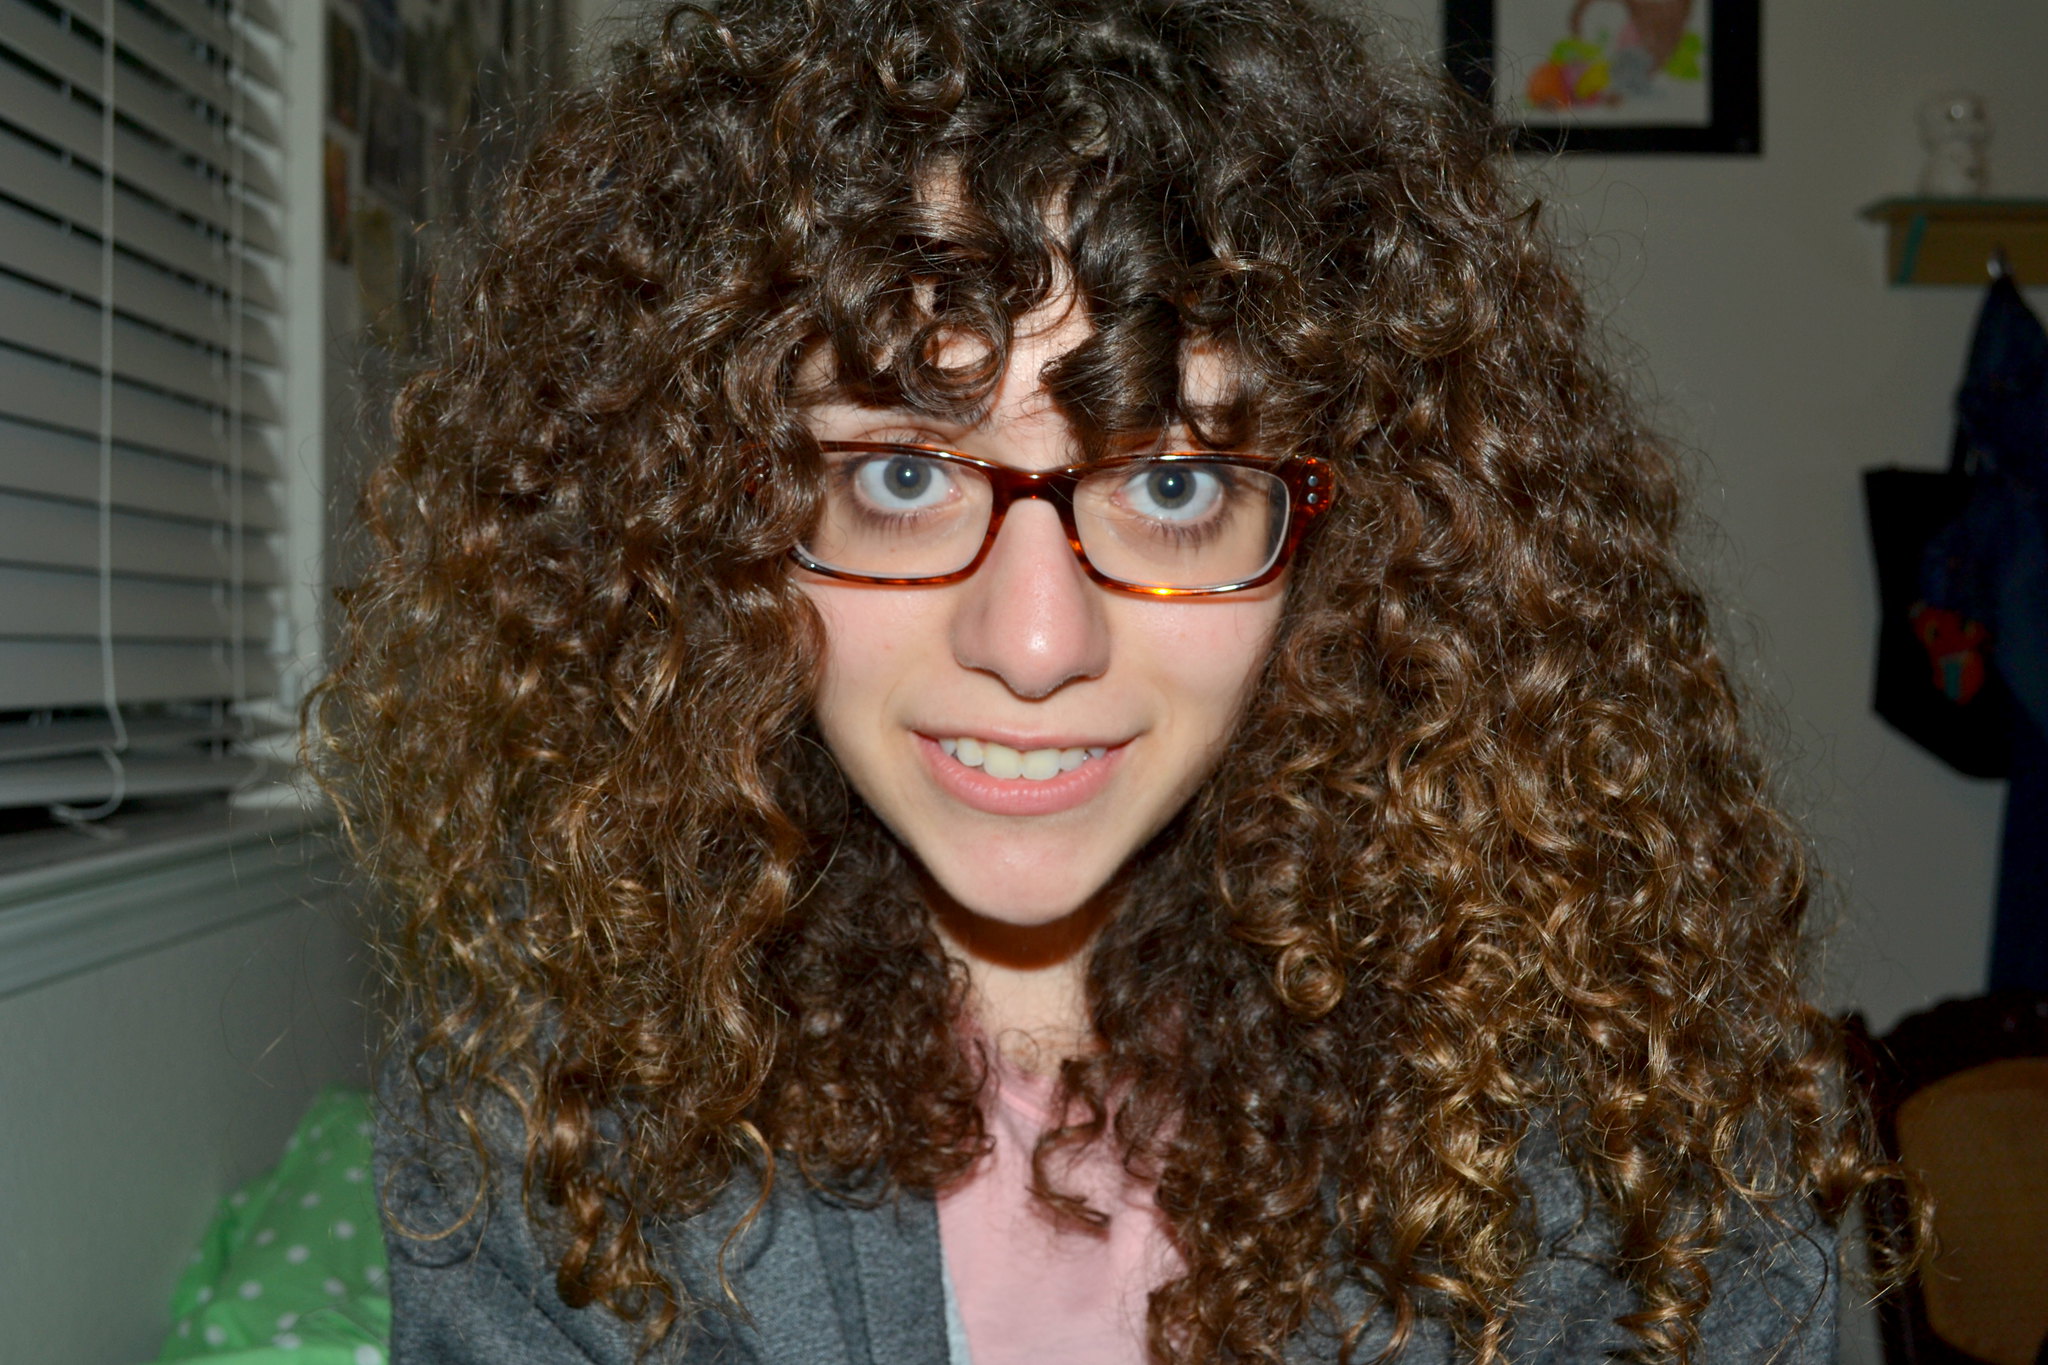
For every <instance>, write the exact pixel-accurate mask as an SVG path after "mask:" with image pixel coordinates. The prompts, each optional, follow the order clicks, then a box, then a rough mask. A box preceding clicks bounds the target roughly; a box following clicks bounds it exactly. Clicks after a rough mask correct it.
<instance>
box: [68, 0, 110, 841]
mask: <svg viewBox="0 0 2048 1365" xmlns="http://www.w3.org/2000/svg"><path fill="white" fill-rule="evenodd" d="M117 3H118V0H105V4H104V5H103V7H102V9H101V14H102V15H103V16H104V18H103V20H102V23H101V28H100V36H101V40H102V41H101V46H100V451H99V454H100V471H99V472H100V507H99V512H100V525H99V532H100V583H99V588H100V594H99V596H100V602H99V606H100V704H101V705H102V706H104V707H105V708H106V712H107V721H108V723H109V724H110V725H111V726H112V727H113V731H114V737H113V741H112V742H111V743H109V744H103V745H101V746H100V756H101V757H102V758H104V759H105V760H106V761H107V766H108V767H109V768H111V769H112V770H113V774H114V790H113V792H112V794H111V795H109V796H108V797H107V799H106V800H104V801H102V802H100V803H99V804H98V805H97V806H88V807H84V808H80V807H77V806H71V805H64V804H61V803H60V804H57V805H53V806H51V807H50V808H49V809H50V814H51V815H52V816H53V817H55V818H56V819H58V820H61V821H63V822H64V823H65V824H68V825H86V824H89V823H90V822H92V821H95V820H103V819H105V818H106V817H107V816H109V815H112V814H113V813H114V812H115V811H117V810H119V809H120V808H121V803H122V802H123V801H125V800H127V798H128V769H127V765H126V764H124V763H123V762H122V761H121V755H122V754H123V753H125V752H127V749H128V722H127V721H126V719H124V718H123V717H122V715H121V691H120V684H119V681H118V679H117V678H116V677H115V673H114V71H115V62H114V6H115V5H116V4H117Z"/></svg>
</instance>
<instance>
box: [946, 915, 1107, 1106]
mask: <svg viewBox="0 0 2048 1365" xmlns="http://www.w3.org/2000/svg"><path fill="white" fill-rule="evenodd" d="M926 898H927V901H928V903H929V904H930V905H931V907H932V918H933V922H934V924H935V925H936V927H937V929H938V932H939V941H940V942H941V943H943V944H944V945H945V947H946V951H947V952H948V953H950V954H951V955H952V956H953V957H954V958H955V959H956V960H958V961H959V962H960V963H961V964H962V965H963V966H965V967H966V968H967V979H968V985H969V999H968V1004H969V1008H971V1009H972V1010H973V1012H974V1018H975V1022H976V1023H978V1024H980V1026H981V1028H982V1031H983V1032H984V1033H986V1034H987V1035H988V1036H989V1038H990V1039H991V1040H993V1041H994V1043H995V1045H996V1046H997V1048H999V1049H1000V1050H1001V1051H1002V1054H1003V1056H1004V1058H1005V1059H1006V1060H1008V1061H1009V1062H1010V1063H1011V1064H1012V1065H1015V1066H1017V1067H1020V1068H1022V1069H1023V1070H1025V1071H1028V1072H1032V1073H1036V1074H1041V1075H1043V1074H1050V1073H1051V1072H1053V1071H1055V1070H1057V1069H1058V1068H1059V1064H1060V1062H1061V1061H1062V1060H1064V1059H1065V1058H1068V1057H1072V1056H1077V1055H1079V1054H1080V1053H1083V1052H1086V1051H1088V1050H1089V1049H1090V1047H1092V1046H1093V1042H1094V1039H1093V1033H1094V1030H1093V1028H1092V1026H1091V1025H1090V1023H1089V1018H1088V991H1087V980H1086V978H1087V969H1088V949H1089V946H1090V945H1091V944H1093V943H1094V941H1095V935H1096V934H1097V933H1098V932H1099V931H1100V930H1101V928H1102V926H1103V924H1104V923H1105V922H1107V920H1108V918H1109V915H1110V913H1111V911H1112V909H1113V906H1114V900H1113V898H1112V896H1111V894H1110V893H1109V892H1108V891H1104V892H1103V893H1101V894H1098V895H1096V896H1094V897H1092V898H1090V899H1089V900H1088V901H1087V902H1086V903H1084V904H1083V905H1082V906H1081V907H1080V908H1079V909H1077V910H1075V911H1073V912H1072V913H1070V914H1067V915H1064V916H1062V917H1060V918H1059V919H1056V920H1053V921H1051V922H1050V923H1047V924H1029V925H1020V924H1011V923H1009V922H1007V921H1004V920H998V919H990V918H989V917H987V916H985V915H978V914H976V913H974V912H973V911H972V910H969V909H967V908H966V907H965V906H962V905H961V904H960V903H959V902H957V901H955V900H953V898H952V897H950V896H948V895H946V894H945V893H944V892H943V891H940V890H939V889H938V888H937V887H934V886H929V885H927V887H926Z"/></svg>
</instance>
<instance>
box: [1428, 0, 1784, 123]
mask: <svg viewBox="0 0 2048 1365" xmlns="http://www.w3.org/2000/svg"><path fill="white" fill-rule="evenodd" d="M1528 3H1531V0H1444V7H1443V15H1444V60H1445V63H1446V65H1447V66H1448V67H1449V70H1450V74H1451V78H1452V79H1453V80H1455V81H1456V82H1457V83H1458V84H1459V85H1460V86H1462V87H1463V88H1464V89H1465V91H1466V92H1467V93H1469V94H1470V95H1471V96H1472V97H1473V98H1474V99H1476V100H1478V101H1479V102H1480V103H1481V104H1482V105H1484V106H1486V107H1488V108H1496V106H1495V104H1494V67H1495V52H1496V45H1495V39H1494V34H1495V24H1494V15H1495V12H1496V10H1497V9H1498V8H1499V7H1500V6H1501V5H1503V4H1528ZM1761 9H1762V0H1713V5H1712V9H1711V10H1710V11H1709V13H1708V16H1707V50H1708V52H1709V54H1710V61H1709V67H1708V94H1707V100H1708V106H1707V107H1708V110H1709V114H1708V117H1709V122H1708V123H1706V124H1704V125H1698V126H1673V125H1669V124H1654V123H1645V124H1627V123H1599V124H1584V125H1569V124H1566V125H1548V124H1543V125H1534V124H1526V123H1519V122H1515V123H1514V124H1513V126H1514V133H1515V145H1516V147H1517V148H1519V149H1521V150H1523V151H1532V152H1605V153H1623V154H1645V153H1647V154H1652V155H1668V154H1682V155H1712V156H1758V155H1761V154H1762V152H1763V79H1762V77H1763V51H1762V49H1763V41H1762V38H1763V33H1762V14H1761ZM1497 116H1499V117H1501V118H1503V119H1507V120H1509V121H1510V122H1512V119H1511V118H1510V116H1509V115H1508V114H1506V113H1505V112H1503V111H1498V110H1497Z"/></svg>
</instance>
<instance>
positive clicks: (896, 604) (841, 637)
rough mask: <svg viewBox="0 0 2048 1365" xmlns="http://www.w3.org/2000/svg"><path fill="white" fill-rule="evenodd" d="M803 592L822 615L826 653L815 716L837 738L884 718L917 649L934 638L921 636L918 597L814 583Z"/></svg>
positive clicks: (820, 724) (924, 632)
mask: <svg viewBox="0 0 2048 1365" xmlns="http://www.w3.org/2000/svg"><path fill="white" fill-rule="evenodd" d="M802 590H803V593H804V595H805V596H806V597H808V598H810V599H811V605H812V606H813V607H815V608H816V609H817V612H818V621H819V624H820V625H821V626H822V627H823V631H822V635H823V639H824V648H825V658H824V667H823V670H822V673H821V676H820V677H819V680H818V692H817V695H816V697H815V698H814V699H813V702H812V711H813V713H814V714H815V715H816V717H817V720H818V724H819V727H820V728H821V729H823V730H824V731H825V732H826V733H827V735H828V736H832V735H834V734H835V733H844V731H845V728H846V727H848V726H850V725H854V724H857V723H858V722H859V720H860V718H861V717H862V716H865V715H871V714H879V713H880V708H881V706H882V704H883V702H884V700H885V699H886V698H887V697H888V696H889V695H890V694H891V693H892V692H894V691H896V690H897V689H898V688H899V687H900V686H901V684H902V682H903V680H904V675H905V674H906V673H908V672H910V671H913V670H914V668H915V664H914V662H913V661H914V660H915V659H916V657H917V654H918V650H917V643H918V641H919V639H920V638H922V635H923V634H928V633H929V632H928V631H922V632H921V630H920V627H919V622H918V617H919V614H920V613H919V607H920V606H921V605H922V603H921V600H920V597H919V594H916V593H909V592H893V591H886V590H872V589H863V588H854V587H847V586H841V585H838V584H813V583H805V584H803V585H802Z"/></svg>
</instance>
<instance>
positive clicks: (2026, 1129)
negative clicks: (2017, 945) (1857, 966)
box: [1850, 992, 2048, 1365]
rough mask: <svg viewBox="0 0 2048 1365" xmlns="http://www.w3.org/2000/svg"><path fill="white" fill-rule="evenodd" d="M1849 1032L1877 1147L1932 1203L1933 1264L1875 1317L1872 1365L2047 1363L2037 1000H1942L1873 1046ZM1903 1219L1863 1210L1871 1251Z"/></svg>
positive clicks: (2047, 1064)
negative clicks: (1917, 1180) (1876, 1351)
mask: <svg viewBox="0 0 2048 1365" xmlns="http://www.w3.org/2000/svg"><path fill="white" fill-rule="evenodd" d="M1850 1027H1851V1037H1852V1046H1851V1055H1852V1059H1854V1060H1855V1061H1856V1063H1857V1065H1858V1069H1859V1070H1861V1071H1862V1072H1863V1073H1864V1077H1863V1078H1864V1080H1865V1082H1866V1084H1868V1085H1869V1087H1870V1094H1871V1104H1872V1109H1873V1112H1874V1116H1875V1118H1876V1120H1877V1129H1878V1138H1879V1140H1880V1141H1881V1142H1882V1143H1883V1144H1884V1147H1885V1149H1886V1151H1887V1152H1889V1153H1890V1154H1891V1155H1892V1156H1893V1157H1894V1158H1896V1159H1897V1160H1899V1161H1900V1162H1902V1163H1903V1164H1904V1165H1906V1166H1907V1167H1909V1168H1910V1169H1912V1170H1914V1171H1917V1172H1918V1173H1919V1174H1920V1176H1921V1178H1922V1179H1923V1180H1924V1181H1925V1182H1926V1186H1927V1190H1928V1192H1929V1194H1930V1195H1931V1196H1932V1198H1933V1202H1934V1226H1935V1241H1936V1248H1935V1254H1934V1256H1933V1258H1932V1259H1931V1260H1930V1261H1929V1262H1928V1263H1927V1265H1926V1266H1925V1268H1924V1269H1923V1270H1922V1272H1921V1274H1920V1276H1919V1278H1918V1280H1917V1281H1916V1282H1915V1283H1913V1284H1911V1285H1908V1286H1906V1287H1905V1288H1904V1289H1903V1290H1902V1291H1901V1292H1899V1293H1896V1294H1892V1295H1889V1296H1887V1297H1886V1298H1885V1299H1884V1300H1882V1301H1881V1302H1880V1303H1879V1305H1878V1324H1879V1330H1880V1332H1881V1333H1882V1335H1883V1338H1884V1351H1885V1361H1886V1365H2036V1362H2037V1361H2041V1360H2044V1359H2048V1354H2044V1353H2048V995H2040V994H2036V993H2033V992H2002V993H1999V994H1994V995H1985V996H1976V997H1972V998H1970V999H1965V1000H1951V1001H1947V1002H1945V1003H1943V1004H1940V1005H1937V1006H1935V1007H1934V1008H1932V1009H1929V1010H1925V1011H1922V1012H1921V1013H1919V1014H1915V1015H1911V1016H1909V1017H1908V1018H1906V1019H1903V1020H1901V1021H1900V1022H1899V1024H1898V1025H1897V1026H1896V1027H1895V1028H1893V1029H1892V1031H1891V1032H1890V1033H1887V1034H1886V1035H1885V1036H1884V1037H1883V1038H1882V1039H1878V1040H1875V1041H1874V1042H1873V1041H1872V1040H1871V1039H1870V1037H1869V1034H1868V1032H1867V1031H1864V1030H1863V1029H1862V1020H1861V1017H1860V1016H1859V1017H1857V1018H1856V1019H1854V1020H1852V1021H1851V1025H1850ZM1859 1034H1860V1039H1859V1036H1858V1035H1859ZM1905 1213H1906V1211H1905V1207H1904V1201H1903V1197H1902V1196H1900V1195H1899V1194H1898V1192H1897V1191H1889V1192H1888V1193H1887V1196H1886V1197H1885V1198H1881V1199H1879V1200H1878V1201H1876V1206H1875V1207H1873V1208H1872V1209H1871V1210H1870V1211H1869V1218H1870V1223H1871V1232H1872V1237H1873V1240H1881V1239H1887V1238H1889V1239H1896V1241H1897V1244H1899V1245H1906V1244H1908V1243H1909V1241H1910V1236H1911V1229H1910V1227H1909V1226H1908V1225H1907V1223H1906V1217H1905Z"/></svg>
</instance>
